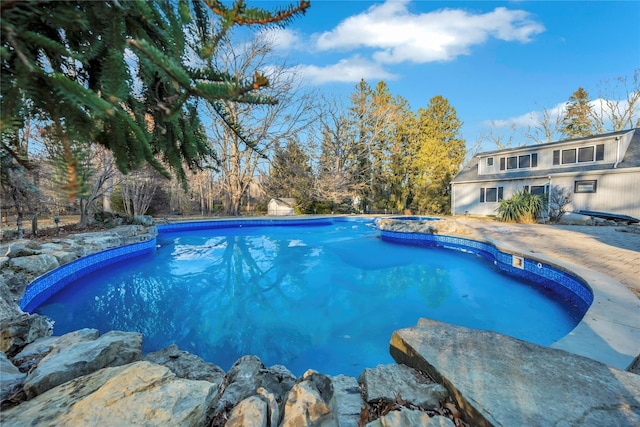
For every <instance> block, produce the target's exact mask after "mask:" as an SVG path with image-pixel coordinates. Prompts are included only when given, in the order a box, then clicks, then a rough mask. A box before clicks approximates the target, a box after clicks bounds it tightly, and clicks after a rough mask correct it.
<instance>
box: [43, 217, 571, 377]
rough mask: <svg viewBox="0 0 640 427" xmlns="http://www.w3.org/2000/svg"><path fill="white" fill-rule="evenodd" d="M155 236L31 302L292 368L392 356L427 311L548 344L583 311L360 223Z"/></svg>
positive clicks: (104, 326)
mask: <svg viewBox="0 0 640 427" xmlns="http://www.w3.org/2000/svg"><path fill="white" fill-rule="evenodd" d="M163 239H164V240H163ZM159 243H161V247H160V248H159V249H158V250H157V252H156V253H155V254H152V255H147V256H141V257H137V258H134V259H131V260H129V261H128V262H126V263H122V264H118V265H115V266H110V267H108V269H104V270H101V271H97V272H94V273H92V274H91V275H89V276H85V277H84V278H83V279H82V280H81V282H78V283H74V284H73V285H70V286H69V287H67V288H65V289H64V290H63V291H62V292H60V293H59V294H57V295H55V296H54V297H52V298H51V299H50V301H48V303H47V305H43V306H41V307H40V308H39V309H38V310H37V311H38V312H39V313H41V314H45V315H48V316H50V317H52V318H53V319H54V320H55V321H56V326H55V333H56V334H62V333H65V332H68V331H71V330H75V329H78V328H82V327H92V328H97V329H99V330H100V331H101V332H106V331H108V330H113V329H115V330H128V331H138V332H141V333H142V334H143V335H144V340H143V350H144V351H145V352H147V351H154V350H158V349H160V348H163V347H165V346H167V345H170V344H173V343H175V344H177V345H178V346H179V347H180V348H181V349H184V350H187V351H190V352H192V353H195V354H198V355H199V356H201V357H202V358H204V359H205V360H207V361H210V362H213V363H216V364H218V365H220V366H221V367H222V368H223V369H228V368H229V367H230V366H231V365H232V364H233V362H235V360H237V359H238V358H239V357H240V356H242V355H245V354H255V355H258V356H259V357H260V358H261V359H262V360H263V361H264V362H265V364H266V365H272V364H284V365H286V366H287V367H288V368H290V369H291V370H292V371H293V372H294V373H296V374H298V375H300V374H302V372H304V371H305V370H306V369H308V368H313V369H317V370H319V371H321V372H325V373H328V374H338V373H345V374H349V375H354V376H357V375H358V374H359V373H360V372H361V371H362V369H363V368H364V367H366V366H371V367H372V366H376V365H377V364H380V363H392V359H391V357H390V356H389V354H388V342H389V338H390V337H391V334H392V332H393V331H394V330H396V329H398V328H403V327H408V326H413V325H415V323H416V322H417V320H418V318H420V317H430V318H434V319H439V320H442V321H447V322H451V323H456V324H460V325H464V326H471V327H477V328H482V329H494V330H497V331H500V332H504V333H511V331H517V332H518V334H520V333H523V334H529V335H527V336H521V335H516V336H519V337H521V338H524V339H529V340H532V341H534V342H540V343H542V344H546V343H549V342H550V341H549V340H551V341H553V340H554V339H556V338H557V337H560V336H563V335H564V334H566V333H567V332H568V331H569V330H570V329H571V328H572V327H573V325H575V323H577V320H575V319H572V318H570V316H568V315H567V314H566V313H565V311H564V310H563V309H562V307H561V306H560V305H559V304H557V303H556V302H554V301H552V300H550V299H548V298H545V297H544V296H541V295H540V293H539V292H537V291H536V290H535V289H534V288H532V287H530V286H525V285H522V284H521V283H518V282H514V281H513V279H511V278H508V277H506V276H504V275H501V274H499V273H497V272H496V271H495V270H493V269H492V268H491V266H490V265H489V264H487V263H485V262H484V261H483V260H482V259H480V258H478V257H475V256H472V255H468V254H466V255H465V254H459V253H455V252H451V251H446V250H436V249H425V248H415V247H408V246H402V245H394V244H390V243H385V242H382V241H381V240H380V239H378V238H377V236H376V232H375V230H372V229H371V228H370V227H368V226H367V225H366V224H365V223H364V222H353V223H347V225H345V223H339V224H338V225H334V226H323V227H319V226H315V227H313V226H309V227H269V228H266V227H263V228H234V229H215V230H204V231H198V232H188V233H187V232H185V233H181V234H169V235H165V236H162V235H161V236H160V238H159ZM541 311H546V312H548V315H547V316H540V312H541ZM541 317H542V318H543V319H542V320H541ZM547 318H548V320H546V319H547ZM533 319H535V321H534V320H533ZM532 325H535V326H536V327H539V329H535V328H533V329H534V330H533V332H532ZM558 334H559V335H558ZM545 340H546V341H548V342H541V341H545Z"/></svg>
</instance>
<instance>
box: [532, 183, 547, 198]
mask: <svg viewBox="0 0 640 427" xmlns="http://www.w3.org/2000/svg"><path fill="white" fill-rule="evenodd" d="M546 189H547V186H546V185H532V186H531V194H540V195H541V196H544V195H545V194H546Z"/></svg>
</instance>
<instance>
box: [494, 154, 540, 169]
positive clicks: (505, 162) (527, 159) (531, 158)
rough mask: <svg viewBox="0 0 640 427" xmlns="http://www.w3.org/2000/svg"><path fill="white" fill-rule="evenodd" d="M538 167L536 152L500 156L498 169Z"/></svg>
mask: <svg viewBox="0 0 640 427" xmlns="http://www.w3.org/2000/svg"><path fill="white" fill-rule="evenodd" d="M535 167H538V153H531V154H523V155H521V156H509V157H501V158H500V170H501V171H503V170H505V169H509V170H511V169H524V168H535Z"/></svg>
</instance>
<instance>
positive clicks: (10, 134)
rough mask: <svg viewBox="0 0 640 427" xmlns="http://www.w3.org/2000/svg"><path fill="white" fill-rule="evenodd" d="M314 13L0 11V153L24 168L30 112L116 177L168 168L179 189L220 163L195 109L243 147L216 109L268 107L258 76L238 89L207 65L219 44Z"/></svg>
mask: <svg viewBox="0 0 640 427" xmlns="http://www.w3.org/2000/svg"><path fill="white" fill-rule="evenodd" d="M309 6H310V2H308V1H305V0H301V1H300V2H299V4H298V5H297V6H295V5H290V6H288V7H286V8H283V9H278V10H275V11H268V10H265V9H262V8H256V7H248V6H247V5H246V4H245V2H244V1H243V0H238V1H235V2H233V4H231V5H230V6H225V5H224V4H223V2H222V1H215V0H190V1H189V0H177V1H173V2H169V1H165V0H146V1H115V0H113V1H108V0H103V1H82V0H76V1H45V0H26V1H19V2H14V1H11V2H9V1H6V2H5V1H3V2H1V3H0V15H1V17H0V59H1V63H0V73H1V74H2V79H1V82H0V94H1V95H2V96H1V113H2V117H1V120H0V124H1V130H2V140H1V147H2V150H3V152H6V153H8V154H9V155H10V156H11V157H12V158H13V159H14V160H15V161H19V162H22V163H23V164H25V165H27V164H28V162H27V159H26V158H25V157H24V155H22V154H21V153H20V152H19V151H18V150H17V149H16V147H18V146H19V141H18V140H17V136H16V135H17V130H18V129H20V128H21V127H22V126H23V123H24V120H25V119H26V118H28V117H31V116H33V115H34V114H35V113H37V114H38V115H39V117H40V119H41V120H42V121H43V122H44V123H45V124H49V123H53V124H56V125H57V126H59V127H60V128H61V129H62V130H63V131H64V133H65V135H64V137H63V138H62V139H61V141H65V140H67V141H80V142H84V143H91V142H97V143H99V144H101V145H103V146H105V147H107V148H108V149H110V150H111V151H112V152H113V153H114V157H115V160H116V163H117V165H118V168H119V169H120V170H121V171H122V172H128V171H129V170H132V169H135V168H138V167H139V166H140V165H141V164H142V163H143V162H148V163H150V164H151V165H153V166H154V167H155V168H156V169H157V170H159V171H161V172H162V173H163V174H164V175H165V176H169V175H170V172H169V171H167V170H166V169H165V168H164V167H163V165H168V167H169V168H170V169H171V170H173V172H174V173H175V174H176V175H177V177H178V178H179V179H181V180H183V181H185V180H186V175H185V169H184V166H185V165H186V167H188V168H191V169H195V168H197V167H198V166H199V164H200V162H201V161H202V160H203V159H204V158H205V157H209V156H212V155H214V154H215V153H212V152H211V150H210V149H209V146H208V145H207V144H206V138H205V136H204V132H203V130H202V125H201V122H200V118H199V117H198V114H197V102H198V100H199V99H204V100H206V101H207V102H209V103H211V104H212V105H213V106H214V108H215V109H216V111H217V113H218V114H219V115H220V116H221V117H222V118H224V119H225V120H226V122H227V124H228V125H229V127H230V128H231V129H232V130H233V131H234V132H236V134H237V135H238V136H239V137H240V138H242V139H243V140H245V142H246V143H247V144H249V145H252V142H251V140H250V139H249V138H247V137H245V135H243V133H242V131H241V129H240V128H239V126H237V124H235V123H234V122H233V120H232V119H230V118H228V117H227V116H226V114H225V111H224V109H223V108H221V106H220V105H219V102H220V101H222V100H235V101H238V102H247V103H272V102H275V100H274V99H271V98H268V97H263V96H260V94H259V93H257V90H258V89H260V88H262V87H265V86H267V85H268V84H269V82H268V80H267V79H266V78H265V77H264V76H263V75H260V74H258V73H256V74H255V75H254V76H253V78H251V79H249V80H238V79H236V78H234V77H233V76H231V75H228V74H226V73H225V72H223V71H219V70H216V69H211V68H209V67H208V66H207V64H208V63H209V59H210V58H211V57H212V56H213V55H215V54H216V49H217V45H218V42H219V41H220V40H221V38H222V37H224V35H225V34H226V33H227V32H228V31H229V30H230V29H231V28H232V27H233V26H234V25H245V26H255V25H257V26H264V25H270V24H274V25H284V24H286V23H287V22H289V21H290V20H291V19H293V18H294V17H296V16H298V15H300V14H302V13H304V12H305V11H306V9H307V8H308V7H309ZM27 101H28V102H27ZM26 105H29V108H26V107H25V106H26ZM73 174H74V173H73V172H72V171H70V175H71V176H73ZM74 185H75V184H73V183H70V191H71V192H72V193H73V191H74V190H73V187H74ZM71 196H72V197H73V194H71Z"/></svg>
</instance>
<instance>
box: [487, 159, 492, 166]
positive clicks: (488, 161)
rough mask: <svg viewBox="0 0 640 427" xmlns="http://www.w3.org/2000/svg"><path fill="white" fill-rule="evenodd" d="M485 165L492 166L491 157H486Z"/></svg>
mask: <svg viewBox="0 0 640 427" xmlns="http://www.w3.org/2000/svg"><path fill="white" fill-rule="evenodd" d="M487 166H493V157H487Z"/></svg>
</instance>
